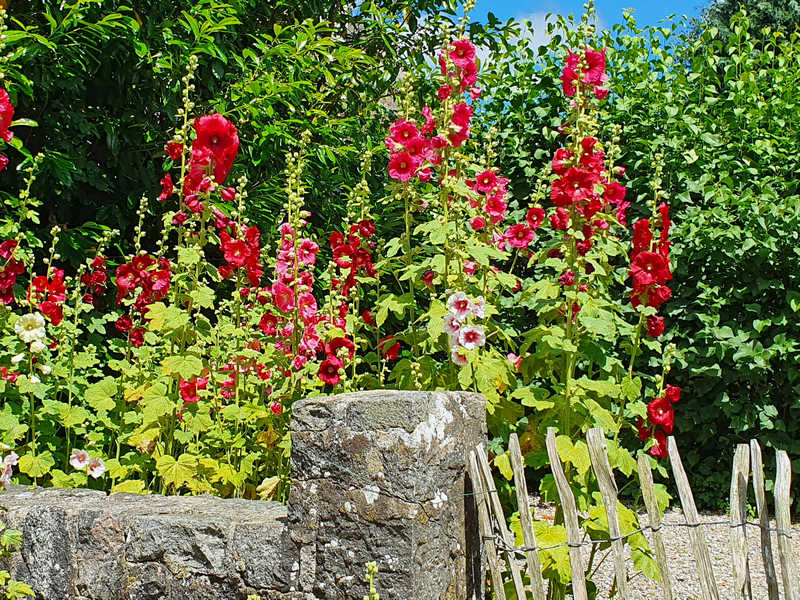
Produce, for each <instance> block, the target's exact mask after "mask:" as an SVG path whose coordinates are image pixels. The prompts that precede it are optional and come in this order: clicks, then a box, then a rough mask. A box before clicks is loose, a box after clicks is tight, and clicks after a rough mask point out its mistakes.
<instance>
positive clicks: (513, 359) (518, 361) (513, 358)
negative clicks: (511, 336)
mask: <svg viewBox="0 0 800 600" xmlns="http://www.w3.org/2000/svg"><path fill="white" fill-rule="evenodd" d="M507 358H508V360H509V362H510V363H511V364H512V365H514V369H516V370H517V371H519V368H520V366H521V365H522V357H521V356H517V355H516V354H514V353H513V352H509V353H508V357H507Z"/></svg>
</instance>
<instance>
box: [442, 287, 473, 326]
mask: <svg viewBox="0 0 800 600" xmlns="http://www.w3.org/2000/svg"><path fill="white" fill-rule="evenodd" d="M447 309H448V310H449V311H450V313H451V314H452V315H454V316H455V317H456V319H459V320H461V321H463V320H464V319H466V318H467V317H468V316H469V314H470V313H471V312H472V305H471V303H470V301H469V298H468V297H467V295H466V294H465V293H464V292H455V293H454V294H451V296H450V297H449V298H448V299H447Z"/></svg>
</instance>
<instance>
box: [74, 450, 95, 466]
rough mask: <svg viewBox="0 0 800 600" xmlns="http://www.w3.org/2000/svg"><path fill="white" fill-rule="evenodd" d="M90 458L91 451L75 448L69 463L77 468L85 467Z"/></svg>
mask: <svg viewBox="0 0 800 600" xmlns="http://www.w3.org/2000/svg"><path fill="white" fill-rule="evenodd" d="M89 460H90V457H89V453H88V452H87V451H86V450H73V451H72V454H70V456H69V464H71V465H72V466H73V468H75V469H85V468H86V465H88V464H89Z"/></svg>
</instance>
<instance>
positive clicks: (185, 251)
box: [178, 248, 202, 265]
mask: <svg viewBox="0 0 800 600" xmlns="http://www.w3.org/2000/svg"><path fill="white" fill-rule="evenodd" d="M201 258H202V256H201V254H200V252H198V251H197V250H196V249H195V248H178V264H180V265H196V264H197V263H199V262H200V259H201Z"/></svg>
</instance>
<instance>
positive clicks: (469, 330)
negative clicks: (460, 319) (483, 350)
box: [458, 325, 486, 350]
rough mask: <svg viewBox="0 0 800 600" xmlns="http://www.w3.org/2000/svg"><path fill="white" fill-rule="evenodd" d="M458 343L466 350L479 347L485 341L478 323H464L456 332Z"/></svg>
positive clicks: (484, 335)
mask: <svg viewBox="0 0 800 600" xmlns="http://www.w3.org/2000/svg"><path fill="white" fill-rule="evenodd" d="M458 343H459V344H461V345H462V346H464V348H466V349H467V350H474V349H475V348H480V347H481V346H483V345H484V344H485V343H486V334H485V333H484V331H483V327H481V326H479V325H466V326H464V327H462V328H461V331H459V332H458Z"/></svg>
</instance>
